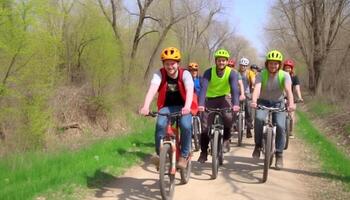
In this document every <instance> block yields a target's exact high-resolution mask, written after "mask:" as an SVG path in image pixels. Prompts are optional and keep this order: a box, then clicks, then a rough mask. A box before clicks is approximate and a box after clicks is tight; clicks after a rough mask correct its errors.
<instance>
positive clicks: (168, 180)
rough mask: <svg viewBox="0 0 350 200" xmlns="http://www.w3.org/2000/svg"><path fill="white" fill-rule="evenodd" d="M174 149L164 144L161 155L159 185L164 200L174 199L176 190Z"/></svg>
mask: <svg viewBox="0 0 350 200" xmlns="http://www.w3.org/2000/svg"><path fill="white" fill-rule="evenodd" d="M172 156H173V154H172V148H171V145H170V144H164V145H163V147H162V149H161V151H160V155H159V185H160V193H161V195H162V199H172V197H173V195H174V189H175V173H174V174H172V173H171V169H172V167H173V166H172V163H171V160H172Z"/></svg>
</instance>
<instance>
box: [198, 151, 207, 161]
mask: <svg viewBox="0 0 350 200" xmlns="http://www.w3.org/2000/svg"><path fill="white" fill-rule="evenodd" d="M207 160H208V153H207V152H201V154H200V155H199V158H198V162H200V163H205V161H207Z"/></svg>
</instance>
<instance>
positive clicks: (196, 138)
mask: <svg viewBox="0 0 350 200" xmlns="http://www.w3.org/2000/svg"><path fill="white" fill-rule="evenodd" d="M192 125H193V127H192V131H193V132H192V134H193V143H194V150H195V151H199V149H200V142H199V136H200V132H199V131H200V130H199V121H198V119H197V117H194V118H193V124H192Z"/></svg>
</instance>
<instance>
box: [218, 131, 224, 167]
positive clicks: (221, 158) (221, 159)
mask: <svg viewBox="0 0 350 200" xmlns="http://www.w3.org/2000/svg"><path fill="white" fill-rule="evenodd" d="M223 146H224V138H223V134H219V141H218V156H219V158H218V160H219V165H222V164H223V163H224V152H223V149H222V148H223Z"/></svg>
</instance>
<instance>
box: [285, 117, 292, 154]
mask: <svg viewBox="0 0 350 200" xmlns="http://www.w3.org/2000/svg"><path fill="white" fill-rule="evenodd" d="M290 124H291V118H290V117H289V116H287V118H286V134H285V137H286V143H285V144H284V150H287V149H288V146H289V136H290V131H291V129H290V128H291V126H290Z"/></svg>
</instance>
